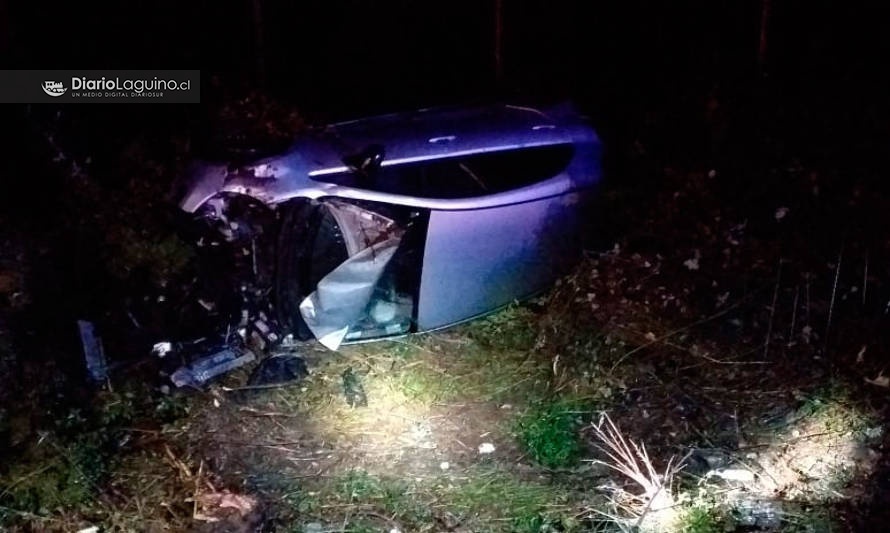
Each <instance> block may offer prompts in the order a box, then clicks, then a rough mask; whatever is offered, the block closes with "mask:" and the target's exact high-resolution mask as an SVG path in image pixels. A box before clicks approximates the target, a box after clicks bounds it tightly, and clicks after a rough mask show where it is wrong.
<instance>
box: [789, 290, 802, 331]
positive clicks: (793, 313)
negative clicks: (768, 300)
mask: <svg viewBox="0 0 890 533" xmlns="http://www.w3.org/2000/svg"><path fill="white" fill-rule="evenodd" d="M799 298H800V283H798V284H797V287H796V288H795V289H794V305H792V306H791V330H790V331H789V332H788V345H789V346H790V345H791V342H792V339H793V338H794V327H795V326H796V325H797V302H798V299H799Z"/></svg>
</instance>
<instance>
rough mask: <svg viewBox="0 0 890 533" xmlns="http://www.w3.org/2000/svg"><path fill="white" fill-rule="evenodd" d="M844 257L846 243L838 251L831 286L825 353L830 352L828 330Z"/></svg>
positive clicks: (823, 349)
mask: <svg viewBox="0 0 890 533" xmlns="http://www.w3.org/2000/svg"><path fill="white" fill-rule="evenodd" d="M843 259H844V244H843V243H841V249H840V251H839V252H838V253H837V266H836V267H835V269H834V286H833V287H832V288H831V303H830V304H829V306H828V321H827V322H826V324H825V339H824V346H823V348H822V352H823V353H826V354H827V353H828V332H829V331H830V330H831V318H832V315H833V314H834V301H835V298H836V297H837V282H838V279H840V277H841V261H843Z"/></svg>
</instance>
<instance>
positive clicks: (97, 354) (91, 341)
mask: <svg viewBox="0 0 890 533" xmlns="http://www.w3.org/2000/svg"><path fill="white" fill-rule="evenodd" d="M77 328H78V330H79V331H80V342H81V344H82V345H83V355H84V359H85V360H86V366H87V374H89V376H90V379H92V380H93V381H95V382H97V383H100V382H103V381H105V380H106V379H107V378H108V363H107V361H106V359H105V349H104V348H103V346H102V339H101V338H100V337H99V335H98V334H97V333H96V326H95V324H93V323H92V322H89V321H86V320H78V321H77Z"/></svg>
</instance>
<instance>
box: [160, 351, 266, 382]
mask: <svg viewBox="0 0 890 533" xmlns="http://www.w3.org/2000/svg"><path fill="white" fill-rule="evenodd" d="M255 359H256V356H255V355H254V353H253V352H252V351H250V350H247V349H242V350H239V349H236V348H234V347H231V346H229V347H225V348H222V349H220V350H219V351H217V352H215V353H212V354H210V355H205V356H203V357H201V358H200V359H197V360H195V361H193V362H192V363H190V364H188V365H186V366H182V367H180V368H178V369H177V370H176V371H175V372H173V374H171V376H170V380H171V381H172V382H173V384H174V385H176V386H177V387H186V386H190V387H200V386H202V385H204V384H206V383H207V382H208V381H210V380H211V379H213V378H215V377H216V376H219V375H222V374H225V373H226V372H230V371H232V370H234V369H236V368H239V367H242V366H244V365H246V364H247V363H250V362H252V361H254V360H255Z"/></svg>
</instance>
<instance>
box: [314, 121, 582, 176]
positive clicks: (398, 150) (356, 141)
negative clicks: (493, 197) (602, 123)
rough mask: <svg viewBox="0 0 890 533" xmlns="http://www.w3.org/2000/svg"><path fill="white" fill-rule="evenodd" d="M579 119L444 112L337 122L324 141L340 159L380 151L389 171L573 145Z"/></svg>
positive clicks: (325, 130) (326, 133) (326, 132)
mask: <svg viewBox="0 0 890 533" xmlns="http://www.w3.org/2000/svg"><path fill="white" fill-rule="evenodd" d="M580 118H581V117H580V116H579V115H577V113H575V112H574V109H573V108H571V106H569V105H563V106H559V107H556V108H551V109H548V110H539V109H535V108H531V107H524V106H515V105H509V104H490V105H483V106H475V107H444V108H431V109H421V110H417V111H410V112H404V113H392V114H388V115H380V116H375V117H369V118H362V119H358V120H352V121H347V122H338V123H335V124H331V125H329V126H327V127H326V128H325V129H324V134H323V137H324V138H325V140H326V142H327V143H331V144H332V145H333V148H334V150H335V151H336V152H337V153H338V154H339V155H340V156H341V157H342V156H346V155H351V154H354V153H357V152H359V151H361V150H363V149H365V148H367V147H369V146H371V145H379V146H382V147H383V149H384V150H385V154H386V157H385V159H384V165H391V164H398V163H400V162H407V161H418V160H425V159H438V158H442V157H450V156H455V155H462V154H468V153H478V152H488V151H495V150H503V149H510V148H516V147H521V146H538V145H545V144H556V143H564V142H572V140H573V136H574V135H575V134H576V131H575V128H574V127H573V126H575V125H577V123H578V121H579V120H580ZM338 166H339V165H338ZM330 170H334V169H330ZM321 173H324V172H321Z"/></svg>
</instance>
